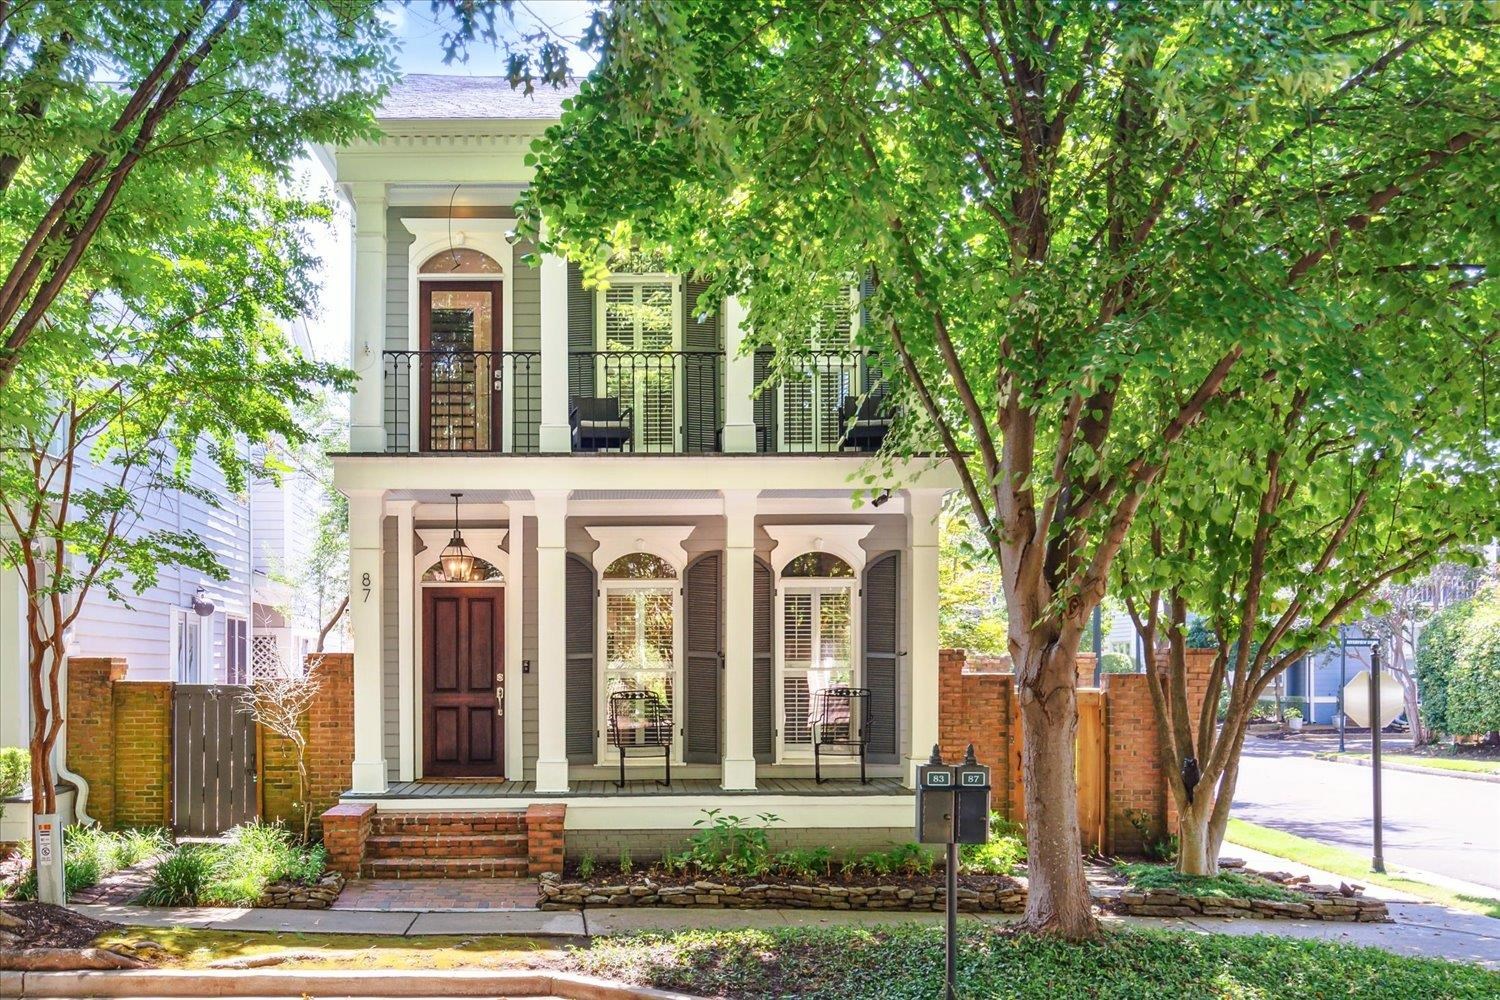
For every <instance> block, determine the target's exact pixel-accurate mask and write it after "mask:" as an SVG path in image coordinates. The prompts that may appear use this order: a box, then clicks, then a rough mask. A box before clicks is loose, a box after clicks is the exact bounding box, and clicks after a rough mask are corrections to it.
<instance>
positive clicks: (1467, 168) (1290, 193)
mask: <svg viewBox="0 0 1500 1000" xmlns="http://www.w3.org/2000/svg"><path fill="white" fill-rule="evenodd" d="M1486 16H1487V15H1486V13H1485V12H1484V11H1482V10H1480V9H1478V8H1475V7H1473V6H1472V5H1469V4H1440V3H1418V4H1414V5H1406V6H1403V7H1400V8H1396V7H1388V6H1385V5H1381V4H1376V5H1373V6H1371V5H1346V4H1303V5H1293V4H1267V5H1257V6H1251V5H1245V4H1226V3H1209V4H1199V3H1165V2H1156V3H1153V2H1136V3H1128V4H1105V3H1077V2H1067V3H1061V2H1041V0H1027V2H1018V0H976V2H972V3H965V4H958V5H947V4H937V3H930V2H916V0H866V2H858V3H849V2H844V0H839V2H816V0H808V2H801V3H778V2H770V0H761V2H757V0H717V2H713V0H704V2H681V3H660V2H658V3H644V2H628V0H626V2H619V3H615V4H613V5H611V6H610V7H608V8H607V9H601V10H600V11H598V12H597V14H596V16H595V18H594V19H593V20H592V21H591V23H590V25H589V27H588V30H587V32H586V33H585V36H584V38H583V40H582V41H583V43H584V44H590V45H592V46H594V47H595V48H596V49H597V51H598V53H599V57H600V61H599V64H598V67H597V69H596V70H595V71H594V72H593V73H592V74H591V75H590V77H589V78H588V79H587V80H585V81H584V82H583V83H582V86H581V92H580V94H579V95H578V96H577V97H576V98H574V99H573V100H572V101H571V103H570V104H569V105H568V107H567V109H566V110H565V111H564V114H563V118H562V122H561V124H560V125H558V126H557V127H555V128H553V129H551V130H550V131H549V133H548V134H547V136H546V138H545V139H544V140H543V141H542V142H541V143H539V144H538V146H537V148H536V151H535V154H534V162H535V165H536V178H535V184H534V185H533V188H532V190H531V193H530V196H529V206H528V207H527V212H528V216H529V218H530V219H531V220H532V225H533V226H534V227H535V226H538V225H539V223H538V220H540V219H545V225H546V229H545V234H544V235H545V239H544V241H543V245H544V248H545V249H549V250H556V251H565V252H567V253H569V254H570V255H572V256H574V257H576V258H579V259H581V260H582V261H583V262H585V264H586V265H587V269H586V273H588V274H590V275H591V276H593V277H595V278H597V277H599V276H601V275H602V274H603V273H604V272H605V270H606V267H607V261H608V259H609V257H610V255H611V253H613V252H617V251H618V250H619V249H620V248H623V247H625V246H627V245H629V244H630V243H631V242H632V241H634V242H637V243H640V244H650V245H652V246H653V247H658V248H661V249H662V250H663V252H665V253H666V254H667V256H668V259H669V261H670V263H671V264H672V265H673V266H674V267H677V268H679V269H682V270H692V271H694V272H695V273H697V274H699V275H702V276H704V277H706V278H707V279H708V280H709V281H710V282H711V286H710V289H709V292H708V295H709V296H710V297H714V296H718V295H721V294H726V293H736V294H740V295H742V296H745V297H746V299H747V301H748V321H749V324H750V326H751V327H752V328H753V332H754V337H755V338H756V340H758V341H759V342H761V343H766V342H769V343H772V344H796V343H799V342H800V338H802V337H803V336H804V335H805V332H806V330H807V329H808V328H809V326H810V325H812V324H813V323H814V321H815V317H816V316H817V315H818V313H819V311H820V310H821V309H822V308H823V307H825V306H826V303H827V302H828V301H829V299H830V296H831V295H832V294H833V293H834V292H835V291H836V290H837V289H838V288H840V287H842V286H844V285H845V284H848V283H852V282H854V281H860V282H861V283H862V284H863V285H864V292H865V294H864V295H863V297H862V301H861V303H860V318H861V320H862V322H860V323H859V325H858V333H857V335H856V336H857V339H858V342H859V343H860V344H861V345H862V346H866V347H868V348H870V349H871V350H873V351H876V352H880V353H881V354H882V356H884V357H887V358H889V359H891V361H892V363H893V364H895V365H896V366H897V367H898V369H899V376H898V377H896V378H893V379H892V382H891V387H890V389H891V393H892V395H893V397H894V399H893V402H894V404H895V405H896V406H897V407H898V408H899V411H900V413H901V414H902V418H901V420H900V421H899V423H898V426H897V427H896V429H895V430H894V431H893V433H892V435H891V436H890V437H889V438H888V440H887V445H886V452H887V458H888V459H891V458H895V457H898V456H912V455H918V454H934V453H935V454H936V455H938V456H942V457H944V458H946V459H948V460H949V461H951V462H952V464H953V466H954V467H955V468H956V470H957V474H958V476H959V478H960V480H961V483H962V492H963V495H964V497H965V499H966V500H967V501H968V503H969V504H970V506H971V508H972V510H973V512H974V514H975V517H976V518H977V519H978V521H979V523H980V525H981V527H982V530H983V534H984V538H985V543H986V546H987V548H988V550H989V555H990V557H991V558H992V559H993V561H994V564H995V565H996V566H997V568H998V571H999V573H1000V574H1001V578H1002V583H1003V587H1004V593H1005V601H1006V607H1007V615H1008V618H1009V629H1008V639H1009V648H1010V652H1011V655H1012V658H1013V660H1014V662H1015V670H1016V680H1017V693H1018V699H1019V704H1020V710H1021V718H1022V727H1023V732H1024V739H1025V747H1026V752H1025V759H1024V761H1023V771H1024V781H1025V788H1026V815H1027V841H1028V857H1029V874H1030V880H1031V881H1030V894H1029V897H1028V903H1027V915H1026V923H1027V925H1028V926H1029V927H1031V928H1033V929H1035V930H1038V931H1043V932H1047V933H1053V934H1057V935H1060V936H1064V937H1067V938H1072V939H1079V938H1084V937H1087V936H1089V935H1091V934H1093V933H1095V932H1096V931H1097V925H1096V922H1095V921H1094V919H1093V917H1092V916H1091V915H1090V911H1089V898H1088V893H1087V889H1086V886H1085V882H1084V878H1083V869H1082V859H1081V856H1080V852H1079V842H1080V841H1079V832H1078V823H1077V810H1076V805H1075V796H1076V782H1075V777H1074V739H1075V729H1076V721H1077V711H1076V697H1075V694H1076V692H1075V685H1076V672H1075V669H1074V659H1075V656H1076V652H1077V650H1078V648H1079V644H1080V639H1081V638H1082V636H1083V635H1084V633H1085V631H1086V630H1087V628H1088V622H1089V616H1090V612H1091V611H1092V609H1093V607H1094V606H1095V605H1096V604H1097V603H1098V602H1099V601H1100V599H1101V598H1102V596H1103V594H1104V590H1105V586H1106V582H1107V580H1108V579H1109V575H1110V570H1111V566H1112V564H1113V561H1114V558H1115V556H1116V554H1117V553H1118V551H1119V548H1120V546H1121V544H1122V543H1123V542H1124V540H1125V537H1126V535H1127V533H1128V532H1129V530H1130V527H1131V524H1132V522H1133V521H1134V519H1135V517H1136V514H1137V512H1138V509H1139V507H1140V504H1141V502H1142V500H1143V499H1144V497H1145V496H1146V495H1147V493H1148V492H1149V490H1150V488H1151V487H1152V486H1153V484H1154V483H1155V481H1156V479H1157V478H1158V477H1159V476H1160V474H1161V472H1162V470H1163V469H1164V468H1165V467H1166V465H1167V463H1168V460H1169V459H1170V457H1171V456H1172V454H1173V453H1174V451H1176V450H1177V449H1178V448H1179V447H1181V446H1182V444H1183V443H1184V440H1185V438H1187V437H1188V436H1189V435H1190V434H1191V433H1193V432H1195V430H1196V429H1197V425H1199V424H1202V423H1204V422H1205V421H1206V420H1210V419H1212V418H1215V416H1216V407H1215V404H1216V402H1217V401H1218V400H1219V399H1220V398H1221V397H1223V396H1224V395H1225V394H1226V393H1234V392H1239V391H1242V390H1243V388H1244V387H1246V386H1249V385H1254V384H1256V383H1257V381H1258V380H1260V379H1263V378H1270V379H1272V380H1275V381H1278V382H1280V381H1285V382H1286V383H1287V384H1289V385H1290V384H1295V382H1296V380H1297V378H1298V375H1299V372H1298V371H1297V369H1296V368H1295V367H1283V366H1281V365H1279V364H1278V363H1277V361H1276V359H1277V358H1278V356H1280V355H1281V354H1282V353H1284V352H1288V351H1293V352H1297V351H1301V350H1302V344H1303V342H1304V341H1307V340H1309V339H1314V340H1316V339H1318V338H1335V337H1337V336H1338V334H1339V331H1344V332H1345V333H1346V334H1348V335H1351V336H1352V335H1353V334H1352V333H1351V332H1350V331H1349V326H1348V324H1347V322H1346V321H1345V320H1344V318H1343V316H1342V310H1343V301H1342V300H1341V298H1340V297H1338V296H1334V295H1330V294H1328V290H1327V289H1328V285H1327V283H1328V282H1329V281H1330V280H1331V279H1332V277H1333V276H1335V275H1337V276H1338V277H1339V278H1340V280H1341V281H1342V282H1343V286H1344V287H1345V288H1349V287H1353V288H1359V287H1361V286H1362V282H1364V281H1365V280H1366V278H1367V277H1368V274H1367V273H1366V268H1367V259H1366V258H1365V257H1363V256H1362V255H1361V253H1360V248H1361V247H1363V246H1364V245H1365V244H1367V243H1368V242H1369V241H1371V240H1372V239H1378V240H1379V241H1381V242H1382V243H1384V244H1388V245H1389V247H1388V248H1389V250H1390V254H1391V255H1397V254H1398V253H1399V251H1400V250H1402V249H1408V250H1409V253H1410V256H1409V257H1408V258H1407V259H1408V260H1409V261H1410V262H1412V263H1416V264H1418V265H1419V266H1425V264H1426V262H1427V258H1426V256H1425V255H1424V254H1423V252H1422V247H1421V246H1419V245H1410V246H1409V247H1408V246H1407V244H1408V243H1409V242H1410V241H1411V240H1412V237H1411V236H1409V235H1408V234H1407V233H1406V231H1405V230H1403V229H1402V228H1401V227H1398V226H1387V225H1383V224H1381V220H1382V219H1384V218H1385V216H1386V214H1387V213H1389V212H1391V211H1393V210H1398V209H1399V211H1400V212H1401V213H1402V214H1403V215H1407V216H1416V215H1420V216H1424V217H1428V218H1430V219H1432V220H1433V223H1434V224H1442V225H1447V226H1450V227H1462V226H1466V225H1470V224H1473V223H1475V222H1476V220H1484V221H1486V222H1487V223H1488V224H1493V211H1494V199H1493V195H1492V190H1493V189H1492V188H1487V187H1486V186H1485V185H1484V184H1483V183H1479V182H1478V181H1475V180H1471V178H1472V177H1473V176H1474V175H1475V174H1479V173H1482V174H1484V175H1485V176H1489V175H1490V174H1492V172H1493V168H1492V165H1491V164H1487V160H1490V159H1493V157H1492V154H1493V138H1494V133H1495V128H1496V125H1495V117H1496V108H1495V93H1494V85H1493V71H1494V68H1495V67H1494V65H1493V63H1492V62H1491V61H1489V56H1490V49H1489V48H1488V46H1489V44H1490V42H1491V34H1492V29H1491V26H1490V24H1489V22H1488V20H1486ZM509 66H510V71H511V74H512V77H513V78H514V79H515V80H517V81H518V82H521V81H524V82H526V83H528V84H529V83H531V82H533V81H534V80H542V81H549V80H550V81H554V82H555V81H556V80H558V79H559V78H560V77H561V76H562V75H563V74H562V71H561V70H560V69H559V67H558V65H557V60H556V59H555V54H554V58H551V59H541V60H539V61H538V62H532V61H530V60H529V58H528V56H527V53H526V52H524V51H522V52H516V51H512V52H511V54H510V63H509ZM1164 403H1165V404H1166V405H1163V404H1164ZM871 476H872V477H873V478H872V480H871V481H877V480H878V479H879V478H880V470H879V469H878V468H875V469H872V471H871Z"/></svg>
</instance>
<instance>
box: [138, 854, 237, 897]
mask: <svg viewBox="0 0 1500 1000" xmlns="http://www.w3.org/2000/svg"><path fill="white" fill-rule="evenodd" d="M217 853H218V847H216V846H214V845H210V844H189V845H188V846H186V847H182V848H179V849H178V850H177V852H176V853H175V854H173V855H172V856H171V857H169V858H167V859H166V860H165V861H163V862H162V863H161V864H159V865H157V866H156V871H155V873H154V874H153V875H152V876H151V887H150V888H149V889H147V890H146V891H145V893H144V894H143V895H142V896H141V898H140V902H142V903H144V904H146V905H147V906H190V905H192V904H194V903H196V902H198V899H199V897H200V896H201V895H202V894H203V891H204V888H205V887H206V886H207V885H209V883H210V882H211V881H212V879H213V870H214V862H215V858H216V855H217Z"/></svg>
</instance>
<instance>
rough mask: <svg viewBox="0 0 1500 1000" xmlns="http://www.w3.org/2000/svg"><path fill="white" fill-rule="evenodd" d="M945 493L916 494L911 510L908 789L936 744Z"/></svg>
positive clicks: (908, 524)
mask: <svg viewBox="0 0 1500 1000" xmlns="http://www.w3.org/2000/svg"><path fill="white" fill-rule="evenodd" d="M942 506H943V493H942V491H941V490H912V491H911V494H910V499H909V502H908V506H907V511H908V512H907V530H908V532H909V535H908V540H909V545H910V548H911V748H910V751H909V756H908V757H907V758H906V784H907V787H908V788H915V787H916V785H917V765H918V764H923V763H926V761H927V758H928V756H929V755H930V754H931V753H932V745H933V744H934V743H936V742H937V741H938V512H939V511H940V510H941V509H942Z"/></svg>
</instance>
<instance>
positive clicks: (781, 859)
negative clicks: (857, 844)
mask: <svg viewBox="0 0 1500 1000" xmlns="http://www.w3.org/2000/svg"><path fill="white" fill-rule="evenodd" d="M771 867H772V868H773V869H774V870H775V871H777V872H779V873H781V874H782V875H785V876H787V877H788V878H803V879H814V878H827V877H828V876H829V875H830V874H832V870H833V850H832V848H828V847H810V848H793V849H792V850H789V851H782V852H781V853H780V854H778V855H776V857H775V858H774V859H773V860H772V862H771Z"/></svg>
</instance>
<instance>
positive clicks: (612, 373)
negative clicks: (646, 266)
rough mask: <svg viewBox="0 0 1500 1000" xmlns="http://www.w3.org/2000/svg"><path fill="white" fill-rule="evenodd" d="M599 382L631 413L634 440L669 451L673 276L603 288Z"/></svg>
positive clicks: (673, 409) (673, 425)
mask: <svg viewBox="0 0 1500 1000" xmlns="http://www.w3.org/2000/svg"><path fill="white" fill-rule="evenodd" d="M603 309H604V343H603V344H602V345H601V348H602V350H604V351H606V352H608V353H610V354H619V355H623V356H622V357H618V358H610V357H606V358H602V359H600V362H599V365H600V373H599V384H600V385H602V386H603V391H604V394H605V395H607V396H610V397H613V398H615V399H617V400H619V401H620V407H621V409H627V408H628V409H630V410H631V411H632V414H633V416H634V425H635V435H636V444H637V445H639V446H641V447H651V448H654V449H656V450H662V449H667V450H671V449H672V447H673V445H674V444H675V441H676V431H677V403H676V368H677V356H676V355H675V354H672V353H669V352H671V351H673V349H674V348H675V347H676V343H675V340H674V330H675V322H674V317H675V316H676V314H677V294H676V283H675V282H674V281H670V280H666V281H646V282H635V281H632V282H617V283H615V284H612V285H611V286H610V287H609V288H607V289H605V291H604V293H603Z"/></svg>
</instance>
